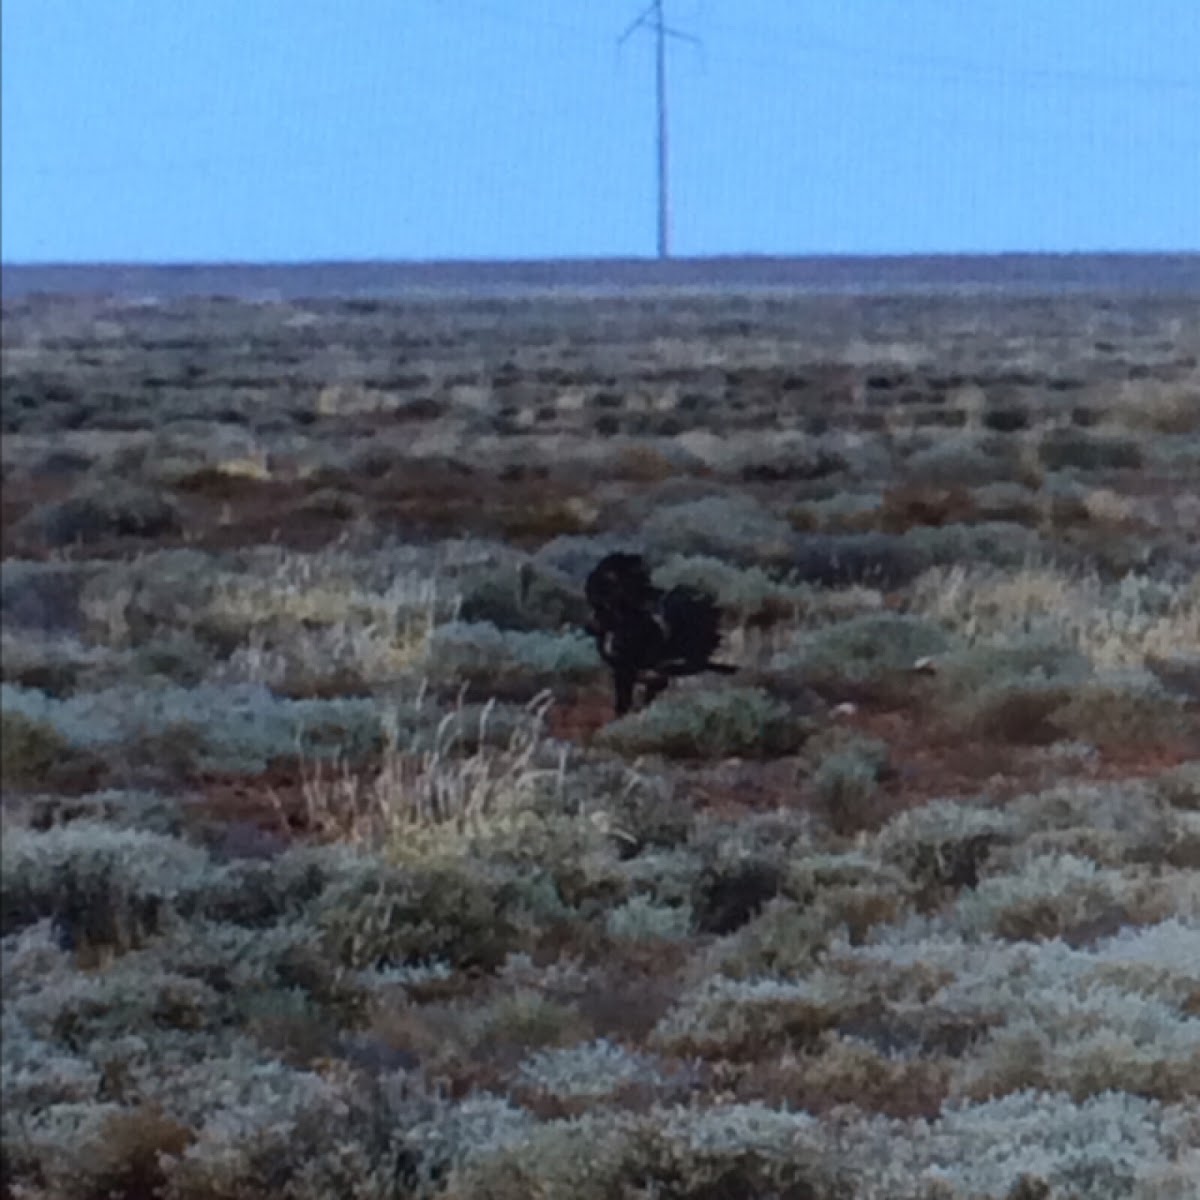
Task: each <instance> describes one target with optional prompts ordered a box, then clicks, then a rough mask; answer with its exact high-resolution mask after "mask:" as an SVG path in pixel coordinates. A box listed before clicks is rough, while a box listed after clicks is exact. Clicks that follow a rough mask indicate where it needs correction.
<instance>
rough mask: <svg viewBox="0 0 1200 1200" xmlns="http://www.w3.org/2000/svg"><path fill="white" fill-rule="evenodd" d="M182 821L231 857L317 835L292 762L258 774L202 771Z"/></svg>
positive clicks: (268, 850)
mask: <svg viewBox="0 0 1200 1200" xmlns="http://www.w3.org/2000/svg"><path fill="white" fill-rule="evenodd" d="M184 813H185V822H186V823H187V824H188V825H190V826H191V827H192V828H193V830H194V831H195V832H196V833H198V834H199V835H201V836H202V837H207V838H209V839H215V840H216V841H217V842H218V843H219V844H220V845H221V846H222V847H223V848H224V849H225V850H226V851H228V852H229V853H230V854H232V855H234V856H257V855H258V854H269V853H273V852H276V851H278V850H282V849H284V848H285V847H286V846H287V845H288V844H289V843H291V842H294V841H299V840H317V839H319V838H320V835H321V833H322V830H320V829H318V828H316V827H315V826H314V824H313V821H312V819H311V817H310V814H309V811H308V805H307V804H306V803H305V799H304V781H303V777H302V775H301V773H300V768H299V766H298V765H296V764H291V763H286V764H283V763H281V764H278V765H276V766H273V767H271V768H270V769H269V770H268V771H266V772H264V773H263V774H261V775H254V776H244V775H204V776H202V777H201V778H200V779H199V780H198V781H197V791H196V792H195V793H194V794H193V795H192V796H191V797H189V799H188V800H187V802H186V804H185V807H184Z"/></svg>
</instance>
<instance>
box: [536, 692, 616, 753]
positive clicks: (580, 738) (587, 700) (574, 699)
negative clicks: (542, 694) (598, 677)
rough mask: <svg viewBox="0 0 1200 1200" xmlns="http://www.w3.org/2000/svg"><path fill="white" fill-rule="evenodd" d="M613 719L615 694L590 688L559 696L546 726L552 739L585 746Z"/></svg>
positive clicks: (548, 715) (547, 717)
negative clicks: (560, 697)
mask: <svg viewBox="0 0 1200 1200" xmlns="http://www.w3.org/2000/svg"><path fill="white" fill-rule="evenodd" d="M612 719H613V700H612V695H611V694H610V693H609V692H608V691H607V690H605V691H600V690H588V691H583V692H577V693H574V694H572V695H568V696H564V697H563V698H562V699H558V698H556V699H555V702H554V704H553V705H552V706H551V708H550V711H549V712H548V713H547V714H546V729H547V732H548V733H549V734H550V736H551V737H553V738H558V739H560V740H561V741H565V742H577V743H579V744H580V745H584V746H586V745H588V744H589V743H590V742H591V740H592V738H593V737H594V736H595V734H596V733H597V732H598V731H599V730H600V729H603V728H604V726H605V725H607V724H608V722H609V721H611V720H612Z"/></svg>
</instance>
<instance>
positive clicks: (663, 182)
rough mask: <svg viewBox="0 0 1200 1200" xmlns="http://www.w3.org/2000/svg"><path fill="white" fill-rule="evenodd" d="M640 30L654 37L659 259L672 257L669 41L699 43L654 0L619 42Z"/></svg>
mask: <svg viewBox="0 0 1200 1200" xmlns="http://www.w3.org/2000/svg"><path fill="white" fill-rule="evenodd" d="M639 29H650V30H651V31H652V32H653V34H654V99H655V109H656V113H657V118H658V120H657V128H656V139H655V142H656V149H657V156H656V158H657V167H658V257H659V258H670V257H671V186H670V183H671V181H670V153H669V137H668V121H667V38H669V37H673V38H678V39H680V40H681V41H685V42H694V43H695V42H697V39H696V38H694V37H692V36H691V35H690V34H687V33H682V32H681V31H680V30H678V29H672V28H670V27H669V26H668V25H667V23H666V20H665V18H664V15H663V0H651V2H650V4H649V5H647V6H646V8H644V9H643V10H642V12H641V13H640V14H639V15H638V17H637V18H636V19H635V20H633V21H631V22H630V24H629V26H628V28H627V29H626V30H625V32H624V33H622V34H621V36H620V37H619V38H618V39H617V45H618V46H623V45H624V44H625V42H626V41H627V40H628V39H629V38H630V37H632V36H633V34H634V33H636V32H637V31H638V30H639Z"/></svg>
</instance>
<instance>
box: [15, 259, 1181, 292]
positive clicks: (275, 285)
mask: <svg viewBox="0 0 1200 1200" xmlns="http://www.w3.org/2000/svg"><path fill="white" fill-rule="evenodd" d="M660 289H668V290H671V289H679V290H686V291H719V292H756V291H790V292H805V293H813V294H821V293H836V294H845V295H881V294H893V293H894V294H906V293H921V294H939V293H943V294H953V293H955V292H959V291H968V292H980V291H982V292H992V293H997V294H1014V295H1039V294H1046V295H1055V294H1063V293H1076V294H1078V293H1105V292H1130V291H1134V292H1143V293H1155V294H1163V295H1185V296H1198V297H1200V253H1181V254H1135V253H1128V254H1125V253H1112V254H995V255H980V254H967V255H955V254H940V255H911V256H907V255H888V256H869V257H868V256H863V257H858V256H853V257H852V256H817V255H809V256H801V257H773V256H761V257H759V256H727V257H712V258H675V259H671V260H669V261H666V262H660V261H658V260H657V259H645V258H601V259H596V258H590V259H584V258H579V259H531V260H513V261H500V260H456V261H445V262H434V261H417V262H413V261H410V262H385V261H379V262H311V263H174V264H170V263H164V264H149V263H148V264H135V263H79V264H67V263H43V264H32V263H29V264H21V263H13V264H5V265H3V266H0V293H2V294H3V297H4V299H6V300H15V299H19V298H22V297H27V296H31V295H33V294H36V293H43V294H46V293H49V294H59V295H107V296H113V297H116V298H124V299H164V300H166V299H173V298H182V297H186V296H230V297H238V298H243V299H255V300H264V299H265V300H270V299H279V300H298V299H302V298H312V299H337V298H372V297H374V298H380V299H386V298H404V297H405V296H412V295H423V294H428V293H430V292H432V293H449V294H460V295H461V294H464V293H468V294H481V295H506V294H522V293H541V292H547V291H558V292H567V293H581V294H588V293H600V294H614V293H621V292H631V291H632V292H637V291H655V290H660Z"/></svg>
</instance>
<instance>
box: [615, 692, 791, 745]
mask: <svg viewBox="0 0 1200 1200" xmlns="http://www.w3.org/2000/svg"><path fill="white" fill-rule="evenodd" d="M806 733H807V728H806V724H805V722H804V721H803V720H802V719H801V718H799V717H797V716H795V715H794V714H793V713H792V711H791V710H790V709H789V708H788V706H787V705H786V704H783V703H782V702H781V701H779V700H776V699H774V698H773V697H772V696H770V695H769V694H768V693H767V692H766V691H764V690H763V689H762V688H746V687H732V688H727V689H723V690H721V691H704V692H701V691H688V692H686V693H685V692H677V693H676V694H674V695H667V696H664V697H662V698H661V699H659V700H656V701H655V702H654V703H653V704H651V705H649V706H648V707H647V708H645V709H643V710H641V711H640V712H636V713H630V714H629V715H627V716H624V717H621V718H620V719H619V720H616V721H613V722H611V723H610V724H608V725H606V726H605V727H604V728H603V729H602V730H601V731H600V732H599V733H598V734H597V735H596V739H595V740H596V744H597V745H598V746H601V747H603V748H605V749H609V750H615V751H617V752H618V753H619V754H624V755H638V754H662V755H664V756H666V757H667V758H729V757H731V756H734V755H738V756H744V757H754V758H762V757H770V756H773V755H780V754H789V753H791V752H792V751H793V750H795V749H797V747H799V746H800V744H801V743H802V742H803V740H804V737H805V735H806Z"/></svg>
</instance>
